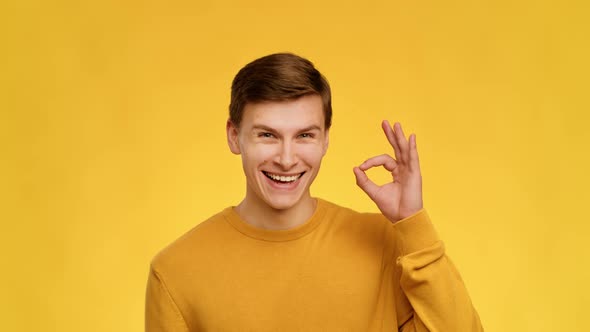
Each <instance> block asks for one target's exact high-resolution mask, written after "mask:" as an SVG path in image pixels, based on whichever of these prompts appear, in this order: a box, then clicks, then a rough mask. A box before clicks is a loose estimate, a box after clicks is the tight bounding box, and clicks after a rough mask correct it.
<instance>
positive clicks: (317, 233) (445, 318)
mask: <svg viewBox="0 0 590 332" xmlns="http://www.w3.org/2000/svg"><path fill="white" fill-rule="evenodd" d="M331 115H332V108H331V95H330V87H329V85H328V82H327V81H326V80H325V78H324V77H323V76H322V75H321V74H320V73H319V72H318V71H317V70H316V69H315V68H314V66H313V64H312V63H311V62H309V61H308V60H306V59H303V58H301V57H298V56H296V55H293V54H273V55H269V56H266V57H263V58H260V59H257V60H255V61H253V62H251V63H250V64H248V65H246V66H245V67H244V68H242V69H241V70H240V72H239V73H238V74H237V75H236V77H235V79H234V81H233V84H232V93H231V103H230V118H229V120H228V121H227V140H228V144H229V148H230V150H231V152H233V153H235V154H239V155H241V157H242V165H243V169H244V174H245V175H246V180H247V181H246V182H247V186H246V196H245V197H244V199H243V200H242V201H241V202H240V204H239V205H237V206H235V207H228V208H226V209H225V210H223V211H221V212H220V213H218V214H217V215H214V216H213V217H211V218H209V219H208V220H206V221H204V222H202V223H201V224H199V225H197V226H196V227H195V228H193V229H192V230H190V231H189V232H188V233H186V234H185V235H184V236H182V237H181V238H179V239H178V240H176V241H175V242H174V243H172V244H171V245H169V246H168V247H167V248H165V249H164V250H162V251H161V252H160V253H159V254H158V255H157V256H156V257H155V258H154V259H153V261H152V264H151V270H150V274H149V279H148V286H147V299H146V331H149V332H155V331H398V330H399V331H404V332H408V331H444V332H464V331H465V332H466V331H482V330H483V329H482V327H481V323H480V321H479V317H478V315H477V313H476V311H475V309H474V308H473V306H472V304H471V301H470V299H469V296H468V294H467V291H466V289H465V286H464V285H463V282H462V280H461V277H460V276H459V273H458V272H457V270H456V269H455V267H454V266H453V264H452V263H451V261H450V260H449V259H448V257H447V256H446V255H445V250H444V246H443V244H442V242H441V241H440V240H439V239H438V237H437V235H436V232H435V230H434V228H433V226H432V224H431V222H430V220H429V217H428V215H427V214H426V211H425V210H424V209H423V207H422V180H421V175H420V165H419V161H418V152H417V149H416V137H415V135H410V137H409V139H407V138H406V136H405V135H404V133H403V131H402V128H401V125H400V124H398V123H396V124H395V125H394V126H393V127H391V125H390V124H389V123H388V122H387V121H384V122H383V124H382V127H383V131H384V133H385V136H386V138H387V140H388V141H389V142H390V144H391V146H392V147H393V150H394V152H395V158H394V157H392V156H389V155H386V154H384V155H380V156H376V157H373V158H370V159H369V160H367V161H365V162H364V163H362V164H361V165H360V166H359V167H355V168H354V170H353V171H354V174H355V176H356V182H357V184H358V186H359V187H360V188H361V189H362V190H364V191H365V192H366V193H367V195H368V196H369V197H370V198H371V199H372V200H373V201H374V202H375V204H376V205H377V207H378V208H379V210H380V211H381V212H382V213H381V214H376V213H358V212H355V211H352V210H350V209H347V208H344V207H340V206H337V205H335V204H333V203H330V202H327V201H325V200H322V199H320V198H314V197H311V195H310V190H309V188H310V186H311V184H312V183H313V180H314V178H315V177H316V175H317V173H318V171H319V168H320V164H321V160H322V157H323V156H324V154H325V153H326V150H327V149H328V136H329V135H328V133H329V129H330V124H331ZM376 166H384V167H385V168H386V169H387V170H389V171H390V172H391V173H392V176H393V181H392V182H391V183H388V184H385V185H383V186H378V185H376V184H375V183H373V182H372V181H371V180H370V179H369V178H368V177H367V175H366V174H365V171H366V170H368V169H369V168H371V167H376ZM343 185H346V182H345V181H343Z"/></svg>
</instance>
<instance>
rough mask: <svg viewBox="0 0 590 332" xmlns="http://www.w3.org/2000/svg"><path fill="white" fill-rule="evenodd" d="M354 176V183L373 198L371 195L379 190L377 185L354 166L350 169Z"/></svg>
mask: <svg viewBox="0 0 590 332" xmlns="http://www.w3.org/2000/svg"><path fill="white" fill-rule="evenodd" d="M352 171H353V172H354V176H355V177H356V184H357V186H359V187H360V188H361V189H362V190H363V191H364V192H365V193H367V195H369V197H371V198H373V195H374V194H375V193H376V192H377V191H378V190H379V187H378V186H377V185H376V184H375V183H374V182H373V181H371V179H369V177H368V176H367V174H366V173H365V172H363V171H362V170H361V169H360V168H358V167H355V168H353V169H352Z"/></svg>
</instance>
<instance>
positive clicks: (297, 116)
mask: <svg viewBox="0 0 590 332" xmlns="http://www.w3.org/2000/svg"><path fill="white" fill-rule="evenodd" d="M241 124H242V127H243V128H244V129H246V128H249V129H251V128H252V127H254V126H256V125H264V126H267V127H271V128H274V129H277V130H289V129H294V130H296V129H298V128H303V127H309V126H313V125H315V126H318V127H320V128H322V129H323V128H324V111H323V104H322V98H321V97H320V96H318V95H307V96H303V97H300V98H297V99H294V100H285V101H265V102H259V103H248V104H246V106H245V107H244V113H243V117H242V123H241Z"/></svg>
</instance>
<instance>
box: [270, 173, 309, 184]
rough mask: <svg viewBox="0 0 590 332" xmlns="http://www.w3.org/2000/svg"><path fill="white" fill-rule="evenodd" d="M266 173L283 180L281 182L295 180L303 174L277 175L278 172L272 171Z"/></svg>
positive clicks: (275, 178) (277, 179)
mask: <svg viewBox="0 0 590 332" xmlns="http://www.w3.org/2000/svg"><path fill="white" fill-rule="evenodd" d="M266 175H268V177H270V178H271V179H273V180H276V181H281V182H293V181H295V180H297V179H298V178H299V177H300V176H301V174H298V175H292V176H282V175H276V174H272V173H266Z"/></svg>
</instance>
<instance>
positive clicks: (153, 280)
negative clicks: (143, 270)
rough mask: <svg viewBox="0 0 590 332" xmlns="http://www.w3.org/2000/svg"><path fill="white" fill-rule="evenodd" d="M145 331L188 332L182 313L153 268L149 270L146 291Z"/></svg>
mask: <svg viewBox="0 0 590 332" xmlns="http://www.w3.org/2000/svg"><path fill="white" fill-rule="evenodd" d="M145 331H146V332H172V331H174V332H177V331H186V332H188V331H189V329H188V326H187V325H186V322H185V321H184V318H183V317H182V313H181V312H180V310H179V309H178V307H177V306H176V303H175V302H174V299H173V298H172V297H171V296H170V293H169V292H168V289H167V288H166V285H165V284H164V282H163V281H162V278H161V277H160V275H159V274H158V273H157V272H156V270H155V269H154V268H153V266H152V267H151V268H150V274H149V276H148V282H147V290H146V301H145Z"/></svg>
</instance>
